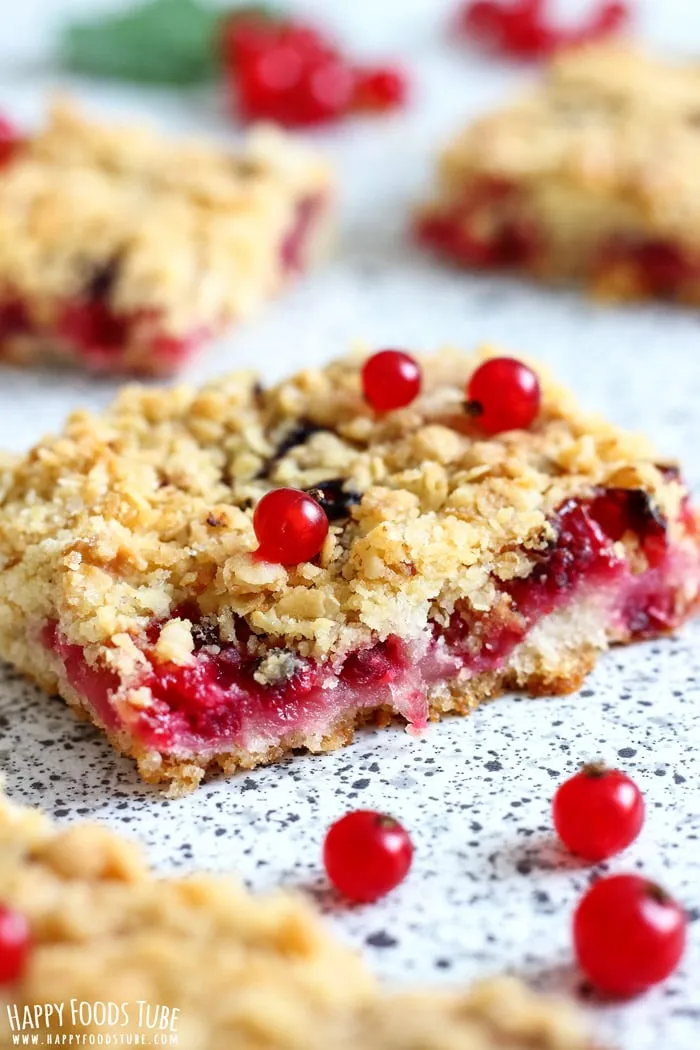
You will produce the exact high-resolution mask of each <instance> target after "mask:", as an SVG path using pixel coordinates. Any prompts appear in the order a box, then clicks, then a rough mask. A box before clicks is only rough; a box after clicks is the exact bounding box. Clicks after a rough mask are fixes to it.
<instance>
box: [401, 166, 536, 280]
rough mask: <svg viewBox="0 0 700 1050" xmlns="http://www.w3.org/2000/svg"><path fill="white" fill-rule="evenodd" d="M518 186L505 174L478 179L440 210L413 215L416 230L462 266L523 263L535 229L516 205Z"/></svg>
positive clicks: (531, 250) (532, 249)
mask: <svg viewBox="0 0 700 1050" xmlns="http://www.w3.org/2000/svg"><path fill="white" fill-rule="evenodd" d="M519 197H520V195H519V192H518V189H517V187H515V186H513V185H512V184H511V183H509V182H508V181H507V180H505V179H495V178H488V179H486V178H485V179H479V180H476V181H474V182H473V183H472V184H471V185H470V186H469V187H467V188H466V189H465V191H464V193H463V195H462V197H461V199H460V200H459V201H456V202H455V203H454V204H452V205H451V206H450V207H447V208H445V210H444V211H432V212H429V213H426V214H424V215H423V216H421V217H419V219H418V220H417V223H416V229H415V232H416V236H417V238H418V240H419V241H421V243H423V244H424V245H425V246H426V247H428V248H431V249H432V250H433V251H436V252H438V253H439V254H440V255H444V256H446V257H447V258H449V259H452V260H454V261H455V262H458V263H462V264H463V265H465V266H476V267H508V266H526V265H528V263H531V262H533V261H534V260H535V258H536V257H537V254H538V250H539V247H540V235H539V233H538V231H537V230H536V229H535V227H534V225H533V224H532V223H531V222H530V221H529V220H528V219H526V218H525V217H524V216H523V214H522V209H521V208H519Z"/></svg>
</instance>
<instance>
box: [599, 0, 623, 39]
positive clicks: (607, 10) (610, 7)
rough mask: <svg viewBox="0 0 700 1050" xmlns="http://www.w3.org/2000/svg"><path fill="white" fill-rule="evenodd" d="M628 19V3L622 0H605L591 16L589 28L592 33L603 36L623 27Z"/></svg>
mask: <svg viewBox="0 0 700 1050" xmlns="http://www.w3.org/2000/svg"><path fill="white" fill-rule="evenodd" d="M629 20H630V9H629V5H628V4H626V3H623V2H622V0H605V2H604V3H602V4H601V6H600V8H599V9H598V11H597V12H596V14H595V15H594V16H593V19H592V22H591V28H592V30H593V33H594V35H598V36H604V35H606V34H608V33H617V32H619V31H620V30H621V29H624V28H625V26H626V25H627V23H628V22H629Z"/></svg>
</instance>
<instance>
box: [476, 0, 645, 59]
mask: <svg viewBox="0 0 700 1050" xmlns="http://www.w3.org/2000/svg"><path fill="white" fill-rule="evenodd" d="M628 22H629V8H628V5H627V3H626V2H624V0H602V2H601V3H600V5H599V6H598V8H597V9H596V10H595V11H594V12H593V14H592V15H591V16H590V18H589V19H588V20H587V21H586V22H585V23H584V24H583V25H579V26H575V27H563V26H555V25H552V23H551V22H550V21H549V20H548V17H547V0H469V2H468V3H466V4H464V5H463V6H462V7H461V8H460V11H459V14H458V17H457V29H458V31H459V32H460V33H461V34H463V35H464V36H468V37H469V38H471V39H472V40H475V41H476V42H477V43H479V44H482V45H484V46H485V47H488V48H489V49H491V50H493V51H498V52H500V53H501V54H504V55H513V56H515V57H517V58H540V57H543V56H545V55H550V54H552V53H553V52H555V51H558V50H559V49H561V48H563V47H575V46H577V45H579V44H586V43H590V42H592V41H594V40H600V39H602V38H603V37H606V36H610V35H612V34H613V33H617V32H619V31H620V30H621V29H624V28H625V26H626V25H627V24H628Z"/></svg>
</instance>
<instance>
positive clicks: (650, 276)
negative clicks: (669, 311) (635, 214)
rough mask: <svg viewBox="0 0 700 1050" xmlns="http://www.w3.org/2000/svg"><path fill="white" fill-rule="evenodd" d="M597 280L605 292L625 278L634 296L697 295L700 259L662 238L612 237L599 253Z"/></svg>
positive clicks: (670, 296) (680, 246)
mask: <svg viewBox="0 0 700 1050" xmlns="http://www.w3.org/2000/svg"><path fill="white" fill-rule="evenodd" d="M593 277H594V280H595V281H596V282H597V283H599V284H600V285H601V286H602V287H603V289H604V288H605V285H606V283H607V282H610V281H612V282H617V281H619V280H620V279H621V280H623V281H626V282H627V284H629V286H630V287H629V292H630V293H631V294H635V295H638V296H653V297H655V298H659V299H682V298H683V297H684V295H685V294H686V293H687V294H691V295H692V294H693V292H695V293H696V294H697V290H698V287H700V257H699V256H698V255H697V253H693V252H691V251H689V250H688V249H687V248H684V247H683V246H682V245H679V244H673V243H672V242H670V241H667V240H663V239H661V238H658V239H649V238H648V239H642V238H636V239H635V238H629V237H612V238H610V239H609V241H608V242H607V243H606V244H604V245H603V247H602V248H601V249H600V251H599V252H598V253H597V256H596V258H595V260H594V263H593Z"/></svg>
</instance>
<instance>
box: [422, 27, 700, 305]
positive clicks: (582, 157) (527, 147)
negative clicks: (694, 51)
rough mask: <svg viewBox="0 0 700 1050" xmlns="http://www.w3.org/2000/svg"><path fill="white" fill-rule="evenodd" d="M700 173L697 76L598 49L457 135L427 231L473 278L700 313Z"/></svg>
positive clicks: (691, 67) (581, 53) (689, 69)
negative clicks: (664, 303)
mask: <svg viewBox="0 0 700 1050" xmlns="http://www.w3.org/2000/svg"><path fill="white" fill-rule="evenodd" d="M698 164H700V70H699V69H698V66H697V64H696V63H693V64H686V65H681V64H672V63H671V62H666V61H660V60H655V59H653V58H650V57H647V56H645V55H644V54H642V53H641V52H639V51H636V50H634V49H632V48H630V47H626V48H625V47H623V46H620V45H618V46H612V45H597V46H590V47H586V48H583V49H580V50H574V51H571V52H566V53H563V54H562V55H561V56H560V57H558V58H556V59H555V60H554V61H553V63H552V64H551V66H550V67H549V68H548V70H547V71H546V73H545V75H544V78H543V80H542V81H541V83H540V84H539V85H538V86H536V87H535V88H533V89H528V90H527V91H526V92H525V93H524V94H523V95H522V96H521V98H520V99H518V100H517V101H516V102H514V103H513V104H512V105H509V106H507V107H506V108H504V109H500V110H498V111H496V112H495V113H492V114H489V115H487V116H485V117H483V118H481V119H479V120H477V121H476V122H475V123H473V124H471V125H470V126H468V127H467V128H465V129H464V130H463V131H461V132H460V133H459V134H458V135H457V137H456V138H455V139H454V140H453V141H452V142H451V143H450V144H449V145H448V146H447V148H446V149H445V150H444V152H443V154H442V156H441V157H440V160H439V164H438V173H437V186H436V190H435V194H434V198H433V200H432V201H431V202H430V203H428V204H427V205H426V206H425V207H424V208H422V209H421V210H420V211H419V213H418V215H417V217H416V231H417V235H418V237H419V238H420V239H421V241H422V242H423V243H424V244H426V245H427V246H429V247H430V248H431V249H434V250H435V251H437V252H438V253H440V254H441V255H444V256H446V257H448V258H449V259H451V260H453V261H454V262H456V263H459V264H463V265H465V266H473V267H497V268H498V267H511V268H515V269H518V270H522V271H525V272H527V273H530V274H532V275H533V276H535V277H538V278H541V279H544V280H547V281H561V280H563V281H573V282H580V283H583V284H585V285H587V286H589V288H590V289H591V290H592V291H593V292H594V293H596V294H598V295H600V296H601V297H605V298H608V299H631V298H640V297H641V298H647V297H664V298H672V299H676V300H678V301H681V302H684V303H692V304H695V305H697V304H698V303H700V187H699V186H698V182H697V179H696V178H695V174H694V173H695V172H696V171H697V168H698Z"/></svg>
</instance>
